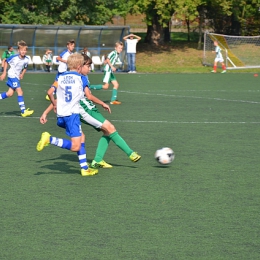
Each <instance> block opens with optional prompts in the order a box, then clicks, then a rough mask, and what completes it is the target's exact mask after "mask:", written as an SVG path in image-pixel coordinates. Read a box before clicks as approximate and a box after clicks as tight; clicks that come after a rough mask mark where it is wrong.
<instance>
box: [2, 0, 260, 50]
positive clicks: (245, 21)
mask: <svg viewBox="0 0 260 260" xmlns="http://www.w3.org/2000/svg"><path fill="white" fill-rule="evenodd" d="M0 3H1V6H2V8H1V10H0V22H1V23H2V24H43V25H104V24H105V23H107V22H112V18H113V17H114V16H121V17H123V18H124V20H125V19H126V16H127V15H128V14H145V22H146V24H147V35H146V39H145V41H146V42H148V43H152V44H156V45H159V44H162V43H164V42H166V41H169V40H170V33H169V28H170V24H171V18H172V15H173V14H174V13H175V15H176V16H177V17H178V18H180V19H182V20H184V21H185V22H186V25H187V30H188V33H189V32H190V25H191V23H192V24H194V21H196V23H199V24H198V27H199V28H200V30H202V26H203V24H205V21H206V20H207V21H210V24H208V26H210V27H211V28H213V29H214V31H215V32H217V33H224V34H234V35H238V34H242V35H255V34H259V33H260V32H259V25H260V22H259V20H260V19H259V18H260V12H259V8H260V1H259V0H129V1H125V0H113V1H112V0H92V1H85V0H19V1H18V0H10V1H8V2H6V1H3V0H0ZM188 35H189V34H188ZM188 40H189V38H188Z"/></svg>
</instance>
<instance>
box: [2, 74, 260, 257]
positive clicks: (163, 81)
mask: <svg viewBox="0 0 260 260" xmlns="http://www.w3.org/2000/svg"><path fill="white" fill-rule="evenodd" d="M54 77H55V74H47V73H46V74H44V73H39V74H36V73H27V74H26V75H25V77H24V79H23V80H22V82H21V84H22V88H23V91H24V99H25V104H26V107H27V108H28V107H29V108H31V109H34V110H35V112H34V114H33V116H32V117H30V118H29V117H28V118H21V117H20V115H19V113H20V112H19V107H18V104H17V99H16V94H15V95H14V96H13V97H12V98H9V99H5V100H0V125H1V131H0V139H1V142H0V149H1V154H0V158H1V163H0V173H1V181H0V209H1V217H0V227H1V236H0V259H6V260H17V259H23V260H24V259H26V260H30V259H40V260H43V259H48V260H49V259H62V260H65V259H90V260H103V259H104V260H110V259H111V260H128V259H129V260H130V259H131V260H132V259H136V260H148V259H149V260H162V259H165V260H171V259H180V260H182V259H183V260H187V259H198V260H204V259H205V260H214V259H216V260H218V259H227V260H230V259H239V260H241V259H245V260H248V259H260V249H259V244H260V232H259V230H260V222H259V215H260V208H259V205H260V179H259V169H260V160H259V154H260V153H259V147H260V139H259V133H260V120H259V105H260V98H259V94H260V92H259V78H258V77H254V76H253V74H252V73H239V74H236V73H227V74H130V75H129V74H123V73H122V74H117V75H116V77H117V79H118V81H119V83H120V88H119V93H118V99H119V100H120V101H122V105H120V106H111V108H112V114H108V113H107V112H105V111H103V109H102V108H100V111H102V113H103V114H104V115H105V116H106V117H107V119H108V120H110V121H111V122H112V123H113V124H114V125H115V126H116V128H117V130H118V132H119V133H120V135H121V136H122V137H123V138H124V139H125V140H126V142H127V143H128V144H129V146H130V147H131V148H132V149H133V150H135V151H137V152H138V153H140V155H142V159H141V160H140V161H139V162H138V163H132V162H131V161H130V160H129V159H128V158H127V156H126V155H125V154H124V153H123V152H122V151H121V150H120V149H118V148H117V147H116V146H115V145H114V144H113V143H111V144H110V146H109V149H108V151H107V154H106V156H105V158H104V159H105V160H106V161H107V162H108V163H110V164H112V165H113V166H114V167H113V168H112V169H100V170H99V174H98V175H96V176H91V177H82V176H81V175H80V167H79V164H78V158H77V155H76V153H72V152H70V151H67V150H63V149H60V148H57V147H54V146H51V145H50V146H48V147H46V148H45V149H44V150H43V151H42V152H37V151H36V144H37V142H38V140H39V138H40V135H41V133H42V132H43V131H49V132H50V133H51V134H52V135H53V136H57V137H62V138H66V135H65V131H64V130H63V129H61V128H59V127H58V126H56V120H55V114H54V113H51V114H50V115H49V118H48V119H49V120H48V123H47V124H45V125H41V124H40V123H39V117H40V115H41V114H42V112H43V111H44V109H45V108H46V107H47V106H48V104H49V103H48V101H46V100H45V95H46V91H47V89H48V88H49V86H50V85H51V83H52V82H53V80H54ZM89 77H90V81H91V84H99V83H101V81H102V74H90V76H89ZM6 90H7V87H6V86H5V83H4V82H0V92H3V91H6ZM93 94H94V95H96V96H97V97H99V98H100V99H102V100H104V101H107V102H108V101H109V100H110V96H111V88H110V89H109V90H107V91H105V90H100V91H93ZM83 131H84V133H85V135H86V148H87V157H88V159H89V161H91V160H92V159H93V158H94V154H95V149H96V146H97V142H98V140H99V138H100V136H101V134H100V133H98V132H96V131H95V130H93V129H92V128H91V127H89V126H86V125H83ZM164 146H168V147H170V148H172V149H173V150H174V152H175V155H176V157H175V160H174V161H173V163H172V164H170V165H169V166H162V165H159V164H158V163H157V162H156V160H155V159H154V153H155V151H156V150H157V149H158V148H161V147H164Z"/></svg>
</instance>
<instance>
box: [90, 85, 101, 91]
mask: <svg viewBox="0 0 260 260" xmlns="http://www.w3.org/2000/svg"><path fill="white" fill-rule="evenodd" d="M89 87H90V89H96V90H100V89H102V88H103V85H90V86H89Z"/></svg>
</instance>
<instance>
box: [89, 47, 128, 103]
mask: <svg viewBox="0 0 260 260" xmlns="http://www.w3.org/2000/svg"><path fill="white" fill-rule="evenodd" d="M123 47H124V45H123V43H122V42H116V44H115V50H113V51H111V52H110V53H109V54H108V55H107V57H106V59H105V61H104V64H105V66H104V77H103V85H90V89H97V90H98V89H108V87H109V83H110V82H111V83H112V84H113V90H112V96H111V100H110V104H111V105H120V104H121V102H120V101H118V100H117V90H118V88H119V84H118V81H117V80H116V77H115V74H114V72H115V71H116V67H115V63H116V62H117V61H118V60H119V54H120V53H121V52H122V50H123Z"/></svg>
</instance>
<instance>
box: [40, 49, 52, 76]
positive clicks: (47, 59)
mask: <svg viewBox="0 0 260 260" xmlns="http://www.w3.org/2000/svg"><path fill="white" fill-rule="evenodd" d="M42 61H43V62H44V64H45V66H46V70H47V71H48V72H51V65H52V51H51V50H50V49H47V50H46V52H45V54H44V55H43V57H42Z"/></svg>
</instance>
